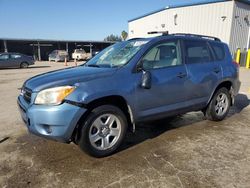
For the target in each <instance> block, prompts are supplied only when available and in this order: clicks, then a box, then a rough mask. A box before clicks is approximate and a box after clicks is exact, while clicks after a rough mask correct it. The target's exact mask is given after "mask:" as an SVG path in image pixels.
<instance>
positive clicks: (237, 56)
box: [235, 48, 241, 64]
mask: <svg viewBox="0 0 250 188" xmlns="http://www.w3.org/2000/svg"><path fill="white" fill-rule="evenodd" d="M240 53H241V52H240V48H238V49H237V52H236V59H235V61H236V63H238V64H239V63H240Z"/></svg>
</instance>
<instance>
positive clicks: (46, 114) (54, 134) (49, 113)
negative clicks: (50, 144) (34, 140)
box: [17, 95, 87, 143]
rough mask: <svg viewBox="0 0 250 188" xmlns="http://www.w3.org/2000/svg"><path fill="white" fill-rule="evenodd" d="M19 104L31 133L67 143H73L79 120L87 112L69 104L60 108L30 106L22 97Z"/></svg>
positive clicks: (59, 106) (18, 101) (64, 104)
mask: <svg viewBox="0 0 250 188" xmlns="http://www.w3.org/2000/svg"><path fill="white" fill-rule="evenodd" d="M17 103H18V107H19V111H20V114H21V117H22V119H23V121H24V123H25V124H26V126H27V128H28V130H29V132H31V133H33V134H35V135H37V136H41V137H44V138H48V139H51V140H56V141H59V142H65V143H68V142H70V141H71V140H70V139H71V136H72V134H73V131H74V129H75V127H76V125H77V123H78V121H79V119H80V118H81V116H82V115H83V114H84V113H85V112H86V111H87V110H86V109H84V108H81V107H78V106H74V105H72V104H68V103H63V104H61V105H58V106H45V105H32V104H28V103H27V102H26V101H25V100H24V98H23V96H21V95H20V96H19V97H18V100H17Z"/></svg>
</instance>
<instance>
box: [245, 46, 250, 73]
mask: <svg viewBox="0 0 250 188" xmlns="http://www.w3.org/2000/svg"><path fill="white" fill-rule="evenodd" d="M246 68H247V69H250V49H248V51H247V62H246Z"/></svg>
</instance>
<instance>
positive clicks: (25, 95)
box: [22, 88, 32, 103]
mask: <svg viewBox="0 0 250 188" xmlns="http://www.w3.org/2000/svg"><path fill="white" fill-rule="evenodd" d="M22 92H23V98H24V100H25V101H26V102H27V103H30V102H31V94H32V91H31V90H30V89H28V88H23V91H22Z"/></svg>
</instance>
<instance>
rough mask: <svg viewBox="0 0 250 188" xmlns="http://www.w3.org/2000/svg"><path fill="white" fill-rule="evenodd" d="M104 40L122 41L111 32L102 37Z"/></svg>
mask: <svg viewBox="0 0 250 188" xmlns="http://www.w3.org/2000/svg"><path fill="white" fill-rule="evenodd" d="M104 41H106V42H120V41H122V39H121V37H119V36H118V35H114V34H111V35H109V36H107V37H106V38H105V39H104Z"/></svg>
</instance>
